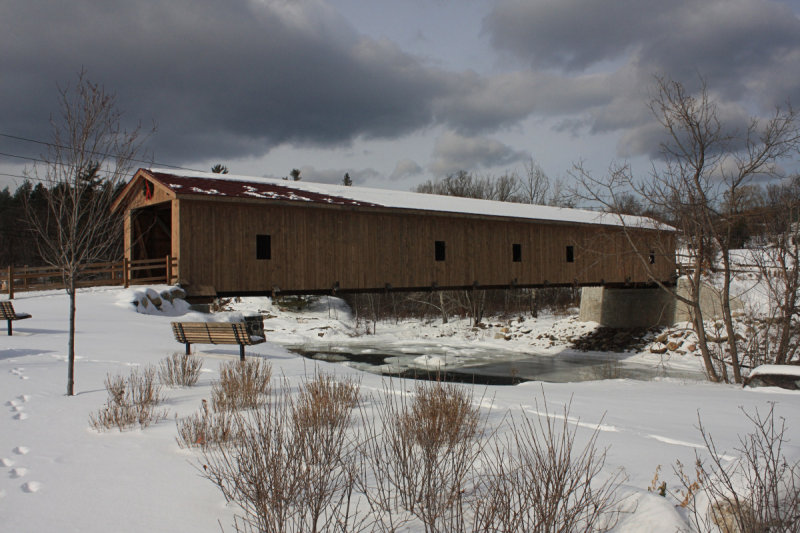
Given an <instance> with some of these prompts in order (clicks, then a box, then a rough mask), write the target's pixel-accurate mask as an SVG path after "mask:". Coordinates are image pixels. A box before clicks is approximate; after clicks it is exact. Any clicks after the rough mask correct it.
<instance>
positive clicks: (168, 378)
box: [158, 352, 203, 387]
mask: <svg viewBox="0 0 800 533" xmlns="http://www.w3.org/2000/svg"><path fill="white" fill-rule="evenodd" d="M201 368H203V361H202V360H201V359H200V358H199V357H195V356H193V355H188V354H185V353H180V352H175V353H173V354H172V355H171V356H169V357H166V358H164V359H162V360H161V362H160V363H159V366H158V379H159V380H160V381H161V383H163V384H165V385H172V386H177V387H192V386H194V385H195V384H196V383H197V380H198V378H200V369H201Z"/></svg>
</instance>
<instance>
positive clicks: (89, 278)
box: [0, 255, 178, 300]
mask: <svg viewBox="0 0 800 533" xmlns="http://www.w3.org/2000/svg"><path fill="white" fill-rule="evenodd" d="M177 272H178V258H177V257H172V256H169V255H168V256H166V257H165V258H164V259H142V260H136V261H129V260H127V259H123V260H122V261H117V262H111V263H92V264H91V265H88V266H87V267H86V268H84V269H83V273H82V275H81V281H79V282H78V283H77V286H78V287H100V286H113V285H122V286H123V287H129V286H130V285H145V284H149V283H166V284H167V285H171V284H172V283H174V282H175V281H176V280H177ZM63 288H64V280H63V279H62V277H61V271H59V270H58V269H56V268H53V267H27V266H26V267H13V266H9V267H7V268H6V269H4V270H3V271H2V272H0V292H2V293H6V294H8V299H9V300H11V299H13V298H14V293H15V292H22V291H38V290H45V289H63Z"/></svg>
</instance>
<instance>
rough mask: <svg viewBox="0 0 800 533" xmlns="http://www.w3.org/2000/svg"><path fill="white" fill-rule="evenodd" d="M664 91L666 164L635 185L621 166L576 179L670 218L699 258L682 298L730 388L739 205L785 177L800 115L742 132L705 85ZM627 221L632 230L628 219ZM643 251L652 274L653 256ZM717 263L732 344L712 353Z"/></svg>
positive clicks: (710, 368) (669, 84) (599, 193)
mask: <svg viewBox="0 0 800 533" xmlns="http://www.w3.org/2000/svg"><path fill="white" fill-rule="evenodd" d="M656 90H657V93H656V96H655V97H654V98H653V99H652V100H651V102H650V109H651V111H652V112H653V115H654V116H655V117H656V119H657V120H658V121H659V122H660V123H661V125H662V126H663V127H664V129H665V131H666V133H667V140H666V141H665V142H663V143H662V144H661V160H660V161H658V162H654V164H653V170H652V174H651V176H650V179H649V180H648V181H646V182H637V181H635V180H634V178H633V176H632V173H631V171H630V167H629V166H628V165H625V164H617V165H613V166H612V168H611V169H610V171H609V173H608V176H607V177H605V178H602V179H595V178H593V177H592V176H591V175H590V173H589V172H587V171H586V170H585V169H584V168H583V167H582V165H581V164H578V165H576V166H575V171H574V175H575V176H576V177H577V178H578V181H579V182H580V183H581V184H582V190H583V192H584V194H585V195H587V196H588V197H590V198H592V199H593V200H595V201H599V202H601V203H603V204H604V205H605V206H607V207H610V208H613V207H618V206H620V205H622V204H623V203H624V202H623V195H624V194H628V193H629V192H630V191H635V192H636V193H638V195H639V197H640V198H641V199H642V200H643V201H645V202H646V203H647V206H648V210H649V211H655V212H665V213H669V218H670V221H671V222H672V223H673V224H675V225H676V227H677V229H678V230H679V232H680V236H681V237H682V239H683V241H684V244H685V245H686V248H687V252H688V253H689V255H690V259H691V265H690V267H689V268H688V269H687V272H686V275H687V279H688V282H689V283H688V285H689V296H688V297H687V298H683V297H680V296H679V297H678V299H679V300H680V301H682V302H683V303H685V304H686V305H687V306H689V308H690V310H691V315H692V323H693V326H694V330H695V332H696V334H697V336H698V346H699V347H700V351H701V353H702V356H703V361H704V365H705V370H706V373H707V374H708V376H709V378H710V379H711V380H712V381H720V380H725V381H729V380H730V379H731V378H729V376H728V374H727V364H726V360H727V361H728V363H729V364H730V367H731V370H732V372H733V376H732V379H733V381H736V382H741V380H742V375H741V364H740V355H739V349H738V345H737V335H736V332H735V330H734V322H733V314H732V310H731V305H730V296H731V294H730V289H731V276H732V268H731V256H730V250H731V246H732V244H733V234H734V230H735V228H736V224H737V222H738V221H739V220H740V218H741V216H742V215H741V211H742V209H741V207H740V205H739V202H740V201H741V200H744V199H745V198H747V195H745V194H740V191H742V189H745V190H746V187H748V186H750V185H752V184H753V181H754V180H755V179H756V178H759V177H777V176H779V175H780V167H779V163H780V161H781V160H783V159H784V158H786V157H788V156H790V155H792V154H793V153H795V152H796V150H797V148H798V146H799V145H800V129H798V124H797V114H796V113H795V111H794V110H793V109H792V108H791V107H788V108H787V109H776V110H775V112H774V114H773V115H772V116H771V117H770V118H768V119H766V120H759V119H757V118H752V119H750V121H749V122H748V124H747V126H746V128H745V129H744V130H743V131H736V130H735V129H729V128H727V127H726V126H725V125H723V123H722V121H721V120H720V117H719V111H718V108H717V105H716V103H715V102H714V101H713V100H711V98H710V97H709V94H708V90H707V88H706V85H705V83H704V82H703V80H702V79H701V83H700V87H699V90H698V91H697V94H690V92H689V91H688V90H687V89H686V88H685V87H684V86H683V85H682V84H681V83H680V82H677V81H673V80H667V79H664V78H657V79H656ZM621 220H622V221H623V223H625V218H624V217H622V216H621ZM638 252H639V255H640V257H641V258H642V263H643V264H644V265H645V267H647V264H648V261H647V260H646V259H647V257H648V255H649V254H650V253H651V252H650V251H649V250H639V251H638ZM717 258H719V263H720V264H721V269H720V272H721V280H720V281H719V285H720V287H721V293H722V294H721V296H722V297H721V308H722V319H723V322H724V329H725V333H726V336H725V337H726V338H727V340H726V341H725V343H724V344H725V349H724V351H723V353H712V349H711V346H710V343H709V338H708V335H707V333H706V329H705V327H706V326H705V318H704V317H703V313H702V309H701V306H700V291H701V286H702V283H703V279H704V276H705V275H706V274H707V273H708V271H709V270H710V269H712V268H715V267H716V262H717ZM653 281H658V280H655V279H654V280H653ZM715 361H716V362H717V366H716V367H715V364H714V363H715Z"/></svg>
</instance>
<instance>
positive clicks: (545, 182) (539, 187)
mask: <svg viewBox="0 0 800 533" xmlns="http://www.w3.org/2000/svg"><path fill="white" fill-rule="evenodd" d="M520 189H521V190H520V193H519V197H520V201H521V202H523V203H526V204H536V205H544V204H546V203H547V202H548V196H547V194H548V192H549V191H550V178H548V177H547V174H545V173H544V170H542V167H541V166H539V164H538V163H537V162H535V161H534V160H533V159H531V160H530V161H529V162H528V163H527V164H526V165H525V177H524V178H521V179H520Z"/></svg>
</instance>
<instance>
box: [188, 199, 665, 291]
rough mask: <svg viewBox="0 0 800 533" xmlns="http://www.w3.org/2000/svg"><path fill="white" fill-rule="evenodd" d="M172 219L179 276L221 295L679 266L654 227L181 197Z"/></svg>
mask: <svg viewBox="0 0 800 533" xmlns="http://www.w3.org/2000/svg"><path fill="white" fill-rule="evenodd" d="M172 220H173V225H172V229H173V244H172V246H173V248H172V249H173V254H174V255H177V256H178V257H179V258H180V275H179V278H180V280H181V281H183V282H184V283H188V284H189V285H190V286H191V285H196V286H210V287H213V288H214V289H215V290H216V292H218V293H236V292H257V291H270V290H272V289H273V287H278V288H280V289H281V290H283V291H289V290H308V291H312V290H330V289H331V288H332V287H333V286H334V284H335V283H338V288H339V289H342V290H347V289H383V288H385V287H386V285H387V284H389V285H391V287H392V288H395V289H399V288H417V287H431V286H432V285H433V284H436V285H437V286H439V287H463V286H469V285H472V284H473V283H475V282H477V283H478V284H479V285H482V286H507V285H510V284H511V283H512V282H515V283H516V284H518V285H521V286H525V285H541V284H544V283H551V284H566V283H579V284H591V283H602V282H605V283H624V282H647V281H650V278H649V277H648V272H647V270H648V269H647V268H645V264H644V263H643V259H644V260H646V259H647V256H648V254H649V253H650V251H651V250H652V251H654V252H655V255H656V258H655V259H656V263H655V264H654V265H651V267H652V268H651V269H650V271H651V273H652V272H655V274H656V277H657V278H659V279H660V280H662V281H667V280H669V279H670V278H671V276H672V275H673V273H674V271H675V258H674V237H673V235H672V234H670V233H665V232H655V231H647V230H629V231H628V235H627V236H626V234H625V232H624V231H623V230H622V228H608V227H600V226H585V225H584V226H581V225H568V224H549V223H537V222H528V221H516V220H491V219H479V218H475V217H469V216H459V215H441V216H440V215H436V214H430V215H429V214H418V213H400V212H386V211H368V210H365V209H363V208H339V207H336V208H325V207H304V206H294V205H293V206H287V205H277V204H275V205H273V204H252V203H251V204H246V203H233V202H219V201H198V200H191V201H190V200H174V201H173V204H172ZM256 235H270V239H271V259H269V260H259V259H256ZM629 239H632V240H633V244H634V245H635V246H632V244H631V241H630V240H629ZM435 241H444V242H445V246H446V260H445V261H435V260H434V242H435ZM513 244H520V245H521V247H522V261H521V262H513V261H512V245H513ZM567 246H573V249H574V256H575V261H574V262H572V263H568V262H567V261H566V247H567ZM635 248H638V249H639V250H640V251H641V252H642V253H641V254H637V253H636V252H635ZM642 254H643V255H642Z"/></svg>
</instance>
